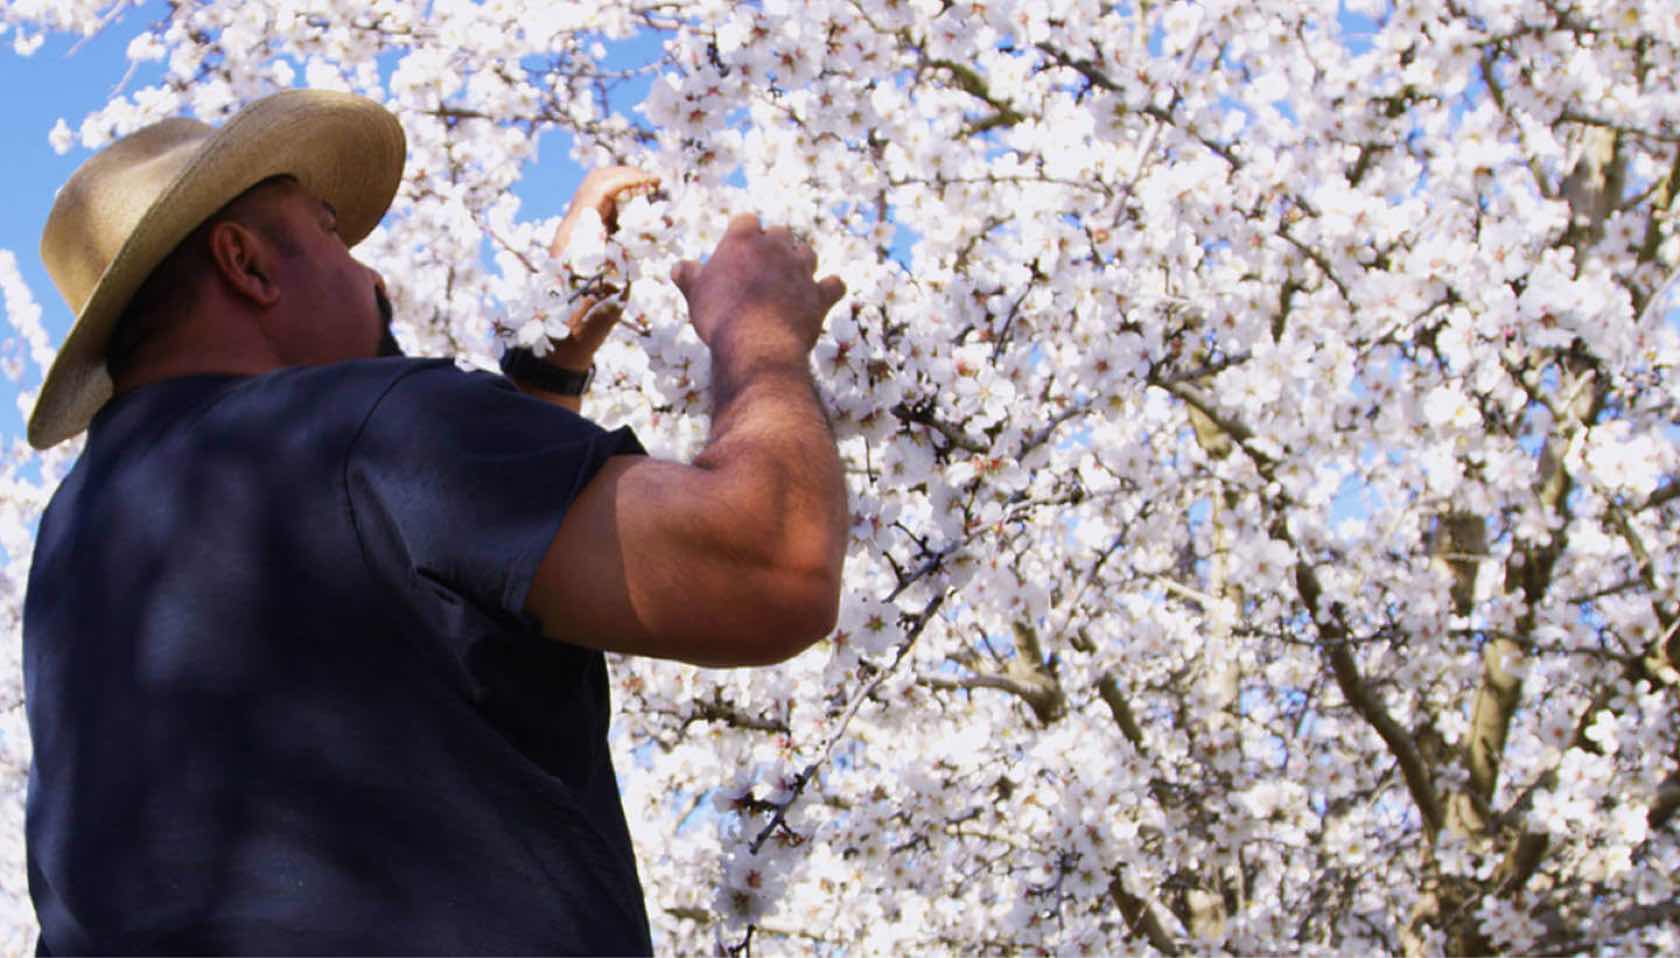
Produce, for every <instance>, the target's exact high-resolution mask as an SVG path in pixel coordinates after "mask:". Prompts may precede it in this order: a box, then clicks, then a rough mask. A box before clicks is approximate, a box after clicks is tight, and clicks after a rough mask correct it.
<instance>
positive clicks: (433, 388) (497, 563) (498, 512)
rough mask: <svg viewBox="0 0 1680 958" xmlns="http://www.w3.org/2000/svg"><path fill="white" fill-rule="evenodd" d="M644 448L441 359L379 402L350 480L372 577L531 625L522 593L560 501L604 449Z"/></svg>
mask: <svg viewBox="0 0 1680 958" xmlns="http://www.w3.org/2000/svg"><path fill="white" fill-rule="evenodd" d="M642 452H643V449H642V446H641V444H640V443H639V442H638V441H637V439H636V437H635V435H634V434H633V433H632V432H631V431H630V430H629V429H628V428H620V429H617V430H613V431H607V430H604V429H602V428H601V427H600V426H597V425H595V424H594V423H592V422H590V421H589V420H587V419H585V418H583V417H582V416H579V415H578V414H576V413H574V412H572V411H571V410H569V409H564V408H561V407H559V406H555V405H552V404H550V403H547V402H543V401H541V400H539V399H534V398H532V397H530V396H527V395H525V394H524V393H521V392H520V391H519V390H518V389H517V388H515V387H514V385H513V384H512V383H511V382H509V381H508V380H506V379H504V378H503V377H501V376H496V375H493V374H490V373H483V372H464V371H462V370H460V369H457V368H456V367H455V366H454V365H453V364H451V363H445V362H440V363H436V364H431V365H425V366H420V367H417V368H416V369H415V370H414V371H412V372H409V373H406V374H404V375H403V376H402V377H400V378H399V379H397V380H396V381H395V382H394V383H393V384H392V385H391V387H390V388H389V389H387V390H386V391H385V393H384V394H383V395H382V396H381V397H380V399H379V400H378V401H376V402H375V403H374V405H373V408H372V410H371V411H370V412H369V414H368V416H367V419H366V421H365V422H364V424H363V426H362V428H361V430H360V432H359V434H358V435H357V438H356V440H355V442H354V443H353V444H352V446H351V449H350V453H349V457H348V460H347V463H346V469H345V485H346V489H347V494H348V498H349V504H350V511H351V519H352V521H353V522H354V524H355V526H356V531H357V535H358V536H359V537H360V539H361V542H362V548H363V552H364V554H365V555H366V556H367V559H368V562H369V565H370V566H372V567H373V571H374V573H375V576H376V577H377V578H382V579H385V580H386V581H388V582H391V583H392V584H393V585H394V586H395V587H396V588H398V589H399V590H409V591H411V592H413V593H415V594H416V595H417V596H424V595H425V594H426V593H427V592H428V591H435V590H437V589H440V588H441V589H445V590H448V591H450V592H452V593H454V595H455V597H457V598H459V599H461V600H464V601H465V602H467V603H469V604H470V605H472V606H474V607H476V608H478V609H479V610H481V611H482V612H484V613H486V614H489V615H491V616H492V617H495V618H502V617H514V618H517V619H519V620H521V621H524V622H527V623H529V622H530V621H531V620H530V619H529V617H527V616H526V615H525V612H524V606H525V598H526V595H527V593H528V592H529V591H530V588H531V581H532V579H533V578H534V577H535V575H536V570H537V565H538V564H539V563H540V562H541V561H542V558H543V556H544V555H545V554H546V553H547V551H548V547H549V544H550V543H551V542H552V541H553V540H554V536H555V533H556V532H557V531H558V530H559V528H560V521H561V519H563V518H564V517H565V514H566V510H567V508H568V507H570V505H571V504H572V502H573V500H575V499H576V498H577V496H578V493H579V492H581V491H582V490H583V488H584V486H585V485H587V484H588V482H589V480H590V479H591V478H593V477H594V475H595V473H596V472H597V471H598V470H599V469H600V468H601V465H602V464H603V463H605V462H606V460H607V459H608V457H611V456H615V455H625V454H641V453H642Z"/></svg>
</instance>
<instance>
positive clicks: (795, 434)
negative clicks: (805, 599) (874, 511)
mask: <svg viewBox="0 0 1680 958" xmlns="http://www.w3.org/2000/svg"><path fill="white" fill-rule="evenodd" d="M712 379H713V382H712V395H713V402H714V407H713V412H712V429H711V438H710V439H709V440H708V442H707V444H706V448H705V449H704V450H702V452H701V453H700V455H699V456H697V457H696V458H695V462H694V464H695V465H696V466H698V467H700V468H702V469H708V470H712V471H714V472H717V473H720V474H727V475H729V476H730V477H731V478H732V479H733V480H735V481H736V482H738V483H740V484H741V485H742V486H743V487H744V492H745V494H746V497H747V498H746V501H747V502H749V503H750V504H751V507H752V508H753V509H754V510H755V511H758V513H759V514H758V515H757V516H754V517H751V518H754V519H759V520H765V521H768V523H769V527H770V530H771V533H770V534H771V539H772V541H773V542H776V543H778V544H779V546H780V547H782V548H785V549H787V550H789V552H788V555H787V561H790V562H793V563H795V564H796V565H798V566H800V567H811V568H820V569H822V570H824V571H825V574H828V575H831V576H832V577H833V579H834V585H835V587H836V588H837V587H838V578H839V571H840V566H841V564H842V562H843V560H844V558H845V551H846V537H847V533H848V531H849V527H850V513H849V512H848V510H847V504H846V484H845V477H844V474H843V473H842V471H841V468H840V457H839V453H838V451H837V450H836V448H835V441H834V434H833V431H832V429H831V428H830V426H829V422H828V414H827V410H826V409H825V408H824V406H823V403H822V399H821V397H820V396H819V394H818V392H817V389H816V384H815V382H814V381H813V379H812V377H811V371H810V363H809V360H808V359H807V358H806V357H805V355H803V354H801V355H799V356H798V357H797V358H795V357H794V356H791V355H788V354H787V352H786V351H782V352H780V354H779V355H778V354H768V353H766V352H764V351H760V350H755V349H752V348H750V347H749V348H745V349H742V348H734V349H732V348H730V346H728V345H723V346H721V348H719V349H718V350H717V351H716V352H714V354H713V357H712ZM752 524H753V525H757V523H752Z"/></svg>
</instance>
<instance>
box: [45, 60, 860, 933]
mask: <svg viewBox="0 0 1680 958" xmlns="http://www.w3.org/2000/svg"><path fill="white" fill-rule="evenodd" d="M402 155H403V137H402V132H401V129H400V127H398V125H397V123H396V121H395V119H394V118H393V117H391V116H390V115H389V114H388V113H386V112H385V111H384V110H383V109H381V108H380V107H378V106H377V105H375V104H373V103H370V102H368V101H366V100H362V99H359V98H356V97H351V96H347V95H341V94H331V93H323V92H313V91H290V92H287V93H282V94H279V95H276V96H273V97H270V98H268V99H265V100H262V101H259V102H258V103H255V104H253V105H252V106H250V107H249V108H247V109H246V110H244V111H243V112H241V113H240V114H239V115H238V116H236V117H235V118H233V119H232V120H230V121H229V122H228V123H227V124H226V125H225V126H223V127H222V128H221V129H220V130H215V129H212V128H210V127H207V126H204V125H202V124H197V123H194V122H192V121H187V120H170V121H166V122H165V123H162V124H158V125H156V126H153V127H149V128H147V129H146V130H143V131H140V132H138V133H136V134H134V135H132V136H130V137H128V138H126V139H124V140H122V141H120V142H118V143H116V144H114V145H112V146H111V147H109V148H108V149H106V150H105V151H104V152H102V153H100V154H99V155H97V156H95V157H94V158H92V159H90V160H89V161H88V162H87V164H85V165H84V166H83V167H82V169H81V170H79V171H78V172H77V173H76V175H75V176H74V177H73V178H72V179H71V181H70V183H69V184H67V185H66V187H65V189H64V190H63V191H61V193H60V196H59V198H58V200H57V202H56V203H55V206H54V210H53V213H52V215H51V217H50V218H49V221H48V224H47V228H46V231H45V236H44V239H43V243H42V251H43V258H44V259H45V260H46V262H47V264H48V268H49V270H50V271H51V272H52V274H53V277H54V281H55V282H56V283H57V284H58V286H59V289H60V291H61V292H63V293H64V295H65V298H66V300H67V301H69V303H70V304H71V307H72V309H73V311H75V312H76V313H77V320H76V323H75V326H74V327H73V328H72V330H71V332H70V333H69V335H68V336H67V338H66V342H65V345H64V348H63V349H62V350H61V351H60V354H59V356H58V358H57V360H56V362H55V364H54V366H53V368H52V370H51V371H50V372H49V374H48V377H47V380H46V382H45V383H44V384H43V387H42V392H41V396H40V399H39V400H38V403H37V406H36V409H35V411H34V413H33V415H32V416H31V421H30V438H31V441H33V442H35V443H36V444H37V445H38V446H46V445H50V444H52V443H55V442H58V441H60V440H62V439H64V438H67V437H69V436H72V435H75V434H76V433H78V432H80V431H81V430H82V429H83V428H88V430H89V437H88V442H87V446H86V448H85V451H84V452H83V454H82V457H81V459H80V460H79V461H78V463H77V464H76V467H75V468H74V470H73V471H72V472H71V473H70V475H69V476H68V477H67V478H66V479H65V481H64V483H63V485H62V486H61V488H60V489H59V490H58V492H57V494H56V495H55V496H54V499H53V502H52V504H51V505H50V506H49V508H48V510H47V512H46V513H45V515H44V517H43V518H42V521H41V526H40V531H39V535H38V538H37V546H36V553H35V561H34V566H33V570H32V573H31V579H30V584H29V593H28V598H27V602H26V609H25V626H24V641H25V650H24V656H25V665H24V668H25V683H26V693H27V705H28V712H29V720H30V729H31V734H32V736H33V739H34V744H35V761H34V765H33V767H32V769H31V776H30V794H29V817H28V843H29V878H30V891H31V895H32V897H33V898H34V901H35V904H36V909H37V912H38V914H39V916H40V920H41V927H42V933H41V939H40V945H39V948H40V950H41V951H42V952H43V953H92V952H110V951H119V952H126V953H141V952H154V951H156V952H225V953H234V952H263V953H301V952H313V953H321V952H339V953H373V952H406V953H422V952H453V953H489V952H521V953H556V952H589V953H611V954H617V953H627V952H645V951H648V950H650V943H649V940H648V929H647V919H646V916H645V913H644V909H643V904H642V899H641V890H640V886H639V883H638V879H637V876H636V870H635V863H634V860H633V857H632V855H631V851H630V844H629V838H628V834H627V830H626V827H625V822H624V817H623V811H622V808H621V806H620V803H619V800H618V795H617V785H616V781H615V779H614V774H613V769H612V765H611V762H610V760H609V757H608V754H607V748H606V728H607V723H608V717H609V709H608V703H607V681H606V672H605V662H604V658H603V656H602V651H604V650H606V651H616V652H624V653H631V654H638V655H652V656H660V657H667V658H674V659H681V660H684V661H688V662H695V663H700V664H705V665H722V666H727V665H743V664H759V663H769V662H775V661H778V660H781V659H785V658H787V657H789V656H791V655H793V654H795V653H797V652H798V651H799V650H800V649H802V648H804V647H805V646H806V645H808V644H809V643H811V642H813V641H815V640H817V639H818V638H820V637H821V636H823V635H824V634H826V633H827V632H828V630H829V629H830V628H831V627H832V623H833V620H834V616H835V614H836V609H837V605H838V590H839V576H840V567H841V562H842V558H843V554H844V545H845V538H846V528H847V513H846V506H845V492H844V484H843V479H842V476H841V474H840V469H839V464H838V460H837V458H836V453H835V448H834V442H833V439H832V437H831V435H830V434H829V432H828V430H827V426H826V422H825V419H824V415H823V410H822V408H821V405H820V403H819V401H818V399H817V398H816V396H815V393H814V390H813V386H812V382H811V379H810V374H809V366H808V358H807V354H808V352H809V350H810V349H811V347H812V345H813V343H814V341H815V339H816V336H817V334H818V332H819V330H820V327H821V322H822V318H823V316H824V314H825V313H826V312H827V310H828V309H829V308H830V307H831V306H832V305H833V304H834V302H835V301H837V300H838V299H839V297H840V296H841V295H842V294H843V292H844V287H843V286H842V284H841V283H840V281H839V280H838V279H835V278H832V277H831V278H828V279H824V280H822V281H820V282H818V281H816V280H815V279H814V278H813V274H814V269H815V257H814V256H813V255H812V254H811V252H810V251H809V250H808V249H807V248H805V247H804V246H803V245H802V244H801V243H799V242H797V241H796V240H795V239H794V238H793V237H792V236H791V235H789V234H788V233H787V232H786V231H785V230H768V231H766V230H763V229H761V228H760V226H759V225H758V223H757V221H756V220H754V219H753V218H752V217H738V218H736V219H735V220H734V221H732V222H731V224H730V227H729V231H728V234H727V235H726V236H725V238H724V239H723V240H722V241H721V242H720V243H719V244H718V246H717V249H716V250H715V251H714V253H713V255H712V257H711V258H710V259H709V260H708V261H707V262H706V263H705V264H704V265H700V264H697V263H693V262H685V263H682V264H681V265H679V266H678V267H677V269H676V270H675V275H674V279H675V280H676V282H677V285H678V286H679V288H680V289H681V290H682V292H683V294H684V296H685V298H686V300H687V303H688V308H689V315H690V320H691V321H692V322H693V323H694V326H695V329H696V331H697V332H698V333H699V335H700V338H701V339H702V340H703V341H704V342H705V343H706V344H707V345H708V347H709V348H710V350H711V353H712V363H713V370H712V378H713V382H714V387H713V390H714V416H713V425H712V435H711V438H710V441H709V442H708V444H707V446H706V448H705V449H704V451H703V452H702V453H701V454H700V455H699V456H698V457H696V459H695V461H694V462H693V463H691V464H681V463H675V462H664V461H660V460H656V459H653V458H650V457H647V456H645V455H640V452H641V450H640V447H639V446H638V444H637V443H636V440H635V438H634V437H633V436H632V435H631V434H630V433H629V432H628V431H627V430H622V429H621V430H618V431H616V432H606V431H604V430H602V429H601V428H599V427H597V426H595V425H593V424H592V423H589V422H588V421H587V420H584V419H582V418H580V417H578V416H577V415H575V414H574V413H572V412H570V411H569V410H567V409H564V408H561V404H563V403H569V402H575V396H566V395H557V394H556V393H559V394H564V393H575V392H577V386H576V382H575V379H573V378H568V377H567V376H566V375H565V374H564V370H549V371H547V372H545V371H543V370H541V369H534V367H531V366H529V365H527V366H526V367H525V371H523V372H521V371H520V370H519V367H517V366H516V367H514V369H515V373H516V375H519V376H523V377H525V378H527V379H531V380H536V381H537V382H533V383H531V384H528V385H529V386H530V388H529V394H527V393H522V392H520V391H519V390H516V389H515V388H514V386H513V385H512V384H510V382H509V381H508V380H507V379H504V378H502V377H499V376H493V375H489V374H484V373H464V372H461V371H459V370H457V369H456V368H455V367H454V366H453V365H452V364H451V363H449V362H447V361H443V360H430V361H427V360H413V359H404V358H374V357H375V355H376V353H378V352H380V350H381V343H382V342H384V341H387V340H388V338H389V332H388V329H387V326H388V322H389V308H388V306H387V305H386V304H385V303H384V287H383V283H382V281H381V279H380V277H379V276H378V274H376V273H375V272H373V271H372V270H370V269H368V268H367V267H365V266H363V265H362V264H361V263H359V262H358V261H357V260H356V259H355V258H354V257H352V256H351V254H350V252H349V247H350V246H352V245H354V244H355V243H356V242H358V241H359V240H360V239H361V238H362V237H363V236H365V235H366V234H367V233H368V232H369V231H370V230H371V229H372V228H373V227H374V225H375V224H376V223H377V222H378V220H379V218H380V216H381V215H383V212H384V210H385V209H386V207H387V206H388V205H389V203H390V200H391V198H392V196H393V195H394V192H395V190H396V187H397V184H398V182H399V181H400V174H401V166H402ZM642 182H644V180H643V179H642V178H640V177H639V176H637V175H636V174H634V173H633V171H623V170H616V171H609V172H607V173H605V174H602V175H600V176H596V177H593V178H592V179H591V180H590V181H589V182H588V183H586V186H585V188H584V190H583V192H582V194H581V195H580V197H579V204H580V205H581V206H583V207H590V206H593V207H594V208H597V209H598V210H599V211H601V212H603V213H605V214H607V215H608V216H609V217H610V214H611V205H612V201H613V197H614V196H615V195H617V194H618V192H619V191H621V190H622V189H624V188H625V187H627V186H634V185H637V184H640V183H642ZM562 240H563V237H557V242H560V241H562ZM604 334H605V326H604V325H602V323H601V322H600V321H599V320H591V321H590V322H588V323H585V324H584V326H583V327H582V328H580V330H579V335H578V336H576V337H574V338H573V340H568V341H567V342H565V343H563V344H562V350H561V351H560V352H559V353H558V355H559V357H560V359H561V360H562V361H567V362H569V363H570V364H572V365H573V366H574V368H573V370H572V371H573V372H577V371H579V370H581V369H583V368H586V366H587V362H588V355H587V354H588V353H589V352H592V351H593V349H594V347H595V346H596V345H598V344H599V341H600V338H601V336H603V335H604ZM526 362H527V363H529V360H526ZM533 370H534V371H533ZM539 396H546V397H547V398H549V399H553V400H555V401H554V402H547V401H543V399H541V398H537V397H539ZM90 422H91V425H89V424H90Z"/></svg>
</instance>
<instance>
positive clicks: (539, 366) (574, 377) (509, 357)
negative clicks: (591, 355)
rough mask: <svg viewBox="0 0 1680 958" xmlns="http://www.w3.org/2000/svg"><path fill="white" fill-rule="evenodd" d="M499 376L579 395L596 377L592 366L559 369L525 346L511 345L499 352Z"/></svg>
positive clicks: (559, 393) (539, 387) (552, 390)
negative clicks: (500, 355) (500, 365)
mask: <svg viewBox="0 0 1680 958" xmlns="http://www.w3.org/2000/svg"><path fill="white" fill-rule="evenodd" d="M502 375H504V376H506V377H507V378H509V379H511V380H513V381H514V382H516V383H524V384H525V385H527V386H534V387H536V388H537V389H541V390H542V391H543V392H548V393H554V394H555V395H557V396H581V395H583V391H584V390H585V389H588V388H589V381H590V380H591V379H594V378H595V367H594V365H591V366H590V367H589V368H588V369H586V370H584V371H583V372H578V371H577V370H575V369H561V368H559V367H558V366H550V365H549V364H548V363H545V362H543V361H542V360H541V359H540V358H538V356H537V354H536V353H533V352H531V351H530V350H529V349H526V348H525V347H524V346H514V347H512V348H511V349H509V350H508V351H507V352H505V353H502Z"/></svg>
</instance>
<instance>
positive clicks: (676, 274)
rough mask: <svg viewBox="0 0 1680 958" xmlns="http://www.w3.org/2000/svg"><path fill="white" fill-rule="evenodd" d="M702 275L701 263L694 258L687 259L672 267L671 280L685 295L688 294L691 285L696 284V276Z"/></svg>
mask: <svg viewBox="0 0 1680 958" xmlns="http://www.w3.org/2000/svg"><path fill="white" fill-rule="evenodd" d="M699 275H700V264H699V263H696V262H695V261H694V260H691V259H685V260H683V261H682V262H680V263H678V264H677V265H675V266H673V267H671V282H673V283H676V284H677V289H679V290H682V294H683V295H684V296H687V295H688V291H689V287H691V286H693V285H694V279H695V277H697V276H699Z"/></svg>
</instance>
